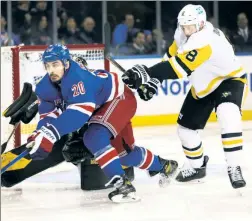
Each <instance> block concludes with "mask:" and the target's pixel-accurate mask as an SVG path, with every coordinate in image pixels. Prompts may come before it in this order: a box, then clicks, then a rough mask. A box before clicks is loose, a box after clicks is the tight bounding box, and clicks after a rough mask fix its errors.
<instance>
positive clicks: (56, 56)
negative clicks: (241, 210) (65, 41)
mask: <svg viewBox="0 0 252 221" xmlns="http://www.w3.org/2000/svg"><path fill="white" fill-rule="evenodd" d="M70 59H71V57H70V52H69V50H68V48H67V47H66V46H65V45H62V44H54V45H49V46H48V48H47V49H46V50H45V51H44V53H43V55H42V60H43V62H44V63H46V62H52V61H56V60H60V61H62V63H63V65H64V66H66V62H67V61H68V60H70Z"/></svg>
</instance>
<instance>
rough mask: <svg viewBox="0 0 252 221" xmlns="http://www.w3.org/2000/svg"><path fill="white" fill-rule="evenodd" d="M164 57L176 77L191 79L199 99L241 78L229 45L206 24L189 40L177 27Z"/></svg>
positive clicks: (239, 68)
mask: <svg viewBox="0 0 252 221" xmlns="http://www.w3.org/2000/svg"><path fill="white" fill-rule="evenodd" d="M165 57H166V58H168V61H169V63H170V64H171V66H172V68H173V70H174V71H175V72H176V74H177V75H178V77H179V78H184V77H187V78H188V79H189V80H190V82H191V84H192V91H194V93H195V95H196V96H197V97H198V98H202V97H205V96H206V95H208V94H210V93H211V92H213V91H214V90H215V89H216V88H217V87H218V86H219V85H220V84H221V82H222V81H224V80H226V79H228V78H235V77H237V78H239V77H241V76H242V75H244V71H243V68H242V66H241V64H240V62H239V61H238V60H237V58H236V56H235V54H234V50H233V47H232V45H231V44H230V43H229V41H228V40H227V39H226V37H225V35H224V34H223V32H222V31H220V30H219V29H216V28H214V27H213V25H212V24H211V23H209V22H207V24H206V26H205V27H204V28H203V29H202V30H201V31H199V32H196V33H194V34H193V35H191V36H190V37H189V38H188V39H187V37H186V36H185V35H184V33H183V31H182V30H181V28H180V27H178V28H177V30H176V32H175V35H174V42H173V44H172V45H171V46H170V48H169V50H168V52H167V54H166V55H165ZM165 57H164V58H165Z"/></svg>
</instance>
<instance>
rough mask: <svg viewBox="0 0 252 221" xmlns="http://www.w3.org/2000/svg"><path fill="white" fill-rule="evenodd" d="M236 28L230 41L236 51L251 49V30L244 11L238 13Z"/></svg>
mask: <svg viewBox="0 0 252 221" xmlns="http://www.w3.org/2000/svg"><path fill="white" fill-rule="evenodd" d="M237 26H238V29H237V30H235V31H234V32H233V34H232V39H231V41H232V43H233V44H234V46H235V49H236V51H251V50H252V30H250V29H249V27H248V18H247V15H246V14H245V13H240V14H238V16H237Z"/></svg>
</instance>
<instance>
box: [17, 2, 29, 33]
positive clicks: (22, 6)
mask: <svg viewBox="0 0 252 221" xmlns="http://www.w3.org/2000/svg"><path fill="white" fill-rule="evenodd" d="M29 10H30V2H29V1H19V2H18V4H17V8H16V9H15V10H14V12H13V15H14V16H13V20H14V22H13V24H14V26H13V30H14V32H16V33H17V32H19V29H20V28H22V27H23V26H24V23H26V20H27V17H29V16H31V15H30V13H29Z"/></svg>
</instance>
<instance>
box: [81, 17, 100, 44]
mask: <svg viewBox="0 0 252 221" xmlns="http://www.w3.org/2000/svg"><path fill="white" fill-rule="evenodd" d="M94 27H95V21H94V19H93V18H92V17H86V18H85V19H84V20H83V22H82V25H81V29H80V39H81V40H82V43H84V44H92V43H95V42H97V41H96V34H95V32H94Z"/></svg>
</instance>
